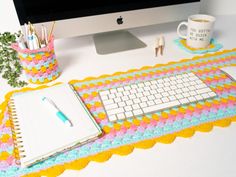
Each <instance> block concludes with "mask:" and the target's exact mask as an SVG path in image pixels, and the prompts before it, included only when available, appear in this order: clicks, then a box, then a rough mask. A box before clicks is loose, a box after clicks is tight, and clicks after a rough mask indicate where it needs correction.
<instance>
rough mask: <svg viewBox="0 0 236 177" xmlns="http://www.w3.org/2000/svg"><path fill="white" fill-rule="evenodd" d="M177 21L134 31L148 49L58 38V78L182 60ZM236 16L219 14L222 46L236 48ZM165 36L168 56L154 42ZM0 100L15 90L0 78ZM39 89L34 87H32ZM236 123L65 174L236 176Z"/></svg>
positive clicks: (68, 176)
mask: <svg viewBox="0 0 236 177" xmlns="http://www.w3.org/2000/svg"><path fill="white" fill-rule="evenodd" d="M177 25H178V23H170V24H162V25H156V26H151V27H143V28H138V29H133V30H130V31H131V32H132V33H133V34H134V35H136V36H138V37H139V38H140V39H141V40H143V41H144V42H145V43H146V44H147V47H146V48H143V49H138V50H132V51H126V52H121V53H115V54H110V55H97V54H96V51H95V47H94V44H93V41H92V37H91V36H85V37H80V38H71V39H63V40H57V41H55V51H56V55H57V57H58V61H59V65H60V67H61V68H62V71H63V72H62V75H61V76H60V77H59V78H58V79H57V80H56V81H54V82H51V83H50V84H53V83H55V82H68V81H70V80H72V79H83V78H85V77H88V76H99V75H102V74H112V73H114V72H117V71H127V70H129V69H132V68H141V67H142V66H148V65H155V64H157V63H167V62H170V61H178V60H180V59H183V58H192V57H193V56H194V55H191V54H188V53H186V52H185V51H183V50H180V49H179V48H178V47H177V46H176V45H175V44H174V43H173V40H174V39H176V38H177V35H176V32H175V31H176V27H177ZM235 31H236V15H231V16H219V17H217V21H216V25H215V33H214V37H215V38H216V39H217V40H218V41H219V42H221V43H222V44H223V45H224V49H232V48H235V47H236V43H235V40H236V34H235ZM160 34H163V35H164V37H165V41H166V46H165V49H164V56H162V57H158V58H156V57H154V49H153V47H154V41H155V39H156V37H157V36H158V35H160ZM0 83H1V87H0V88H1V89H0V102H2V101H3V96H4V95H5V94H6V93H7V92H8V91H10V90H12V88H11V87H10V86H8V85H7V84H6V81H3V80H2V79H0ZM29 86H31V87H35V85H29ZM235 149H236V124H232V125H231V126H230V127H228V128H214V130H213V131H212V132H210V133H199V132H198V133H196V134H195V135H194V136H193V137H192V138H190V139H184V138H177V139H176V140H175V142H174V143H172V144H170V145H164V144H156V145H155V146H154V147H153V148H151V149H148V150H140V149H135V150H134V152H133V153H132V154H130V155H128V156H123V157H122V156H117V155H115V156H113V157H112V158H111V159H110V160H109V161H107V162H105V163H95V162H91V163H90V164H89V165H88V166H87V167H86V168H85V169H83V170H81V171H72V170H67V171H65V173H63V174H62V175H60V176H61V177H75V176H81V177H92V176H102V177H108V176H112V177H121V176H126V177H143V176H148V177H154V176H155V177H156V176H161V177H173V176H177V177H199V176H206V177H222V176H227V177H234V176H236V168H235V164H236V150H235Z"/></svg>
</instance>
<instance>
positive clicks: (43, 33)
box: [41, 25, 46, 47]
mask: <svg viewBox="0 0 236 177" xmlns="http://www.w3.org/2000/svg"><path fill="white" fill-rule="evenodd" d="M44 31H45V30H44V25H42V26H41V47H45V46H46V41H45V32H44Z"/></svg>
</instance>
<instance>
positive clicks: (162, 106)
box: [143, 100, 180, 113]
mask: <svg viewBox="0 0 236 177" xmlns="http://www.w3.org/2000/svg"><path fill="white" fill-rule="evenodd" d="M179 104H180V103H179V101H177V100H176V101H171V102H168V103H162V104H158V105H153V106H150V107H146V108H143V112H144V113H150V112H153V111H160V110H162V109H166V108H170V107H174V106H177V105H179Z"/></svg>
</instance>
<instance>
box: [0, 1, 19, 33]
mask: <svg viewBox="0 0 236 177" xmlns="http://www.w3.org/2000/svg"><path fill="white" fill-rule="evenodd" d="M19 30H20V23H19V22H18V18H17V14H16V11H15V7H14V4H13V0H0V33H3V32H4V31H10V32H17V31H19Z"/></svg>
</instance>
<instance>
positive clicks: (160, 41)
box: [158, 36, 165, 55]
mask: <svg viewBox="0 0 236 177" xmlns="http://www.w3.org/2000/svg"><path fill="white" fill-rule="evenodd" d="M158 44H159V48H160V54H161V55H163V50H164V46H165V40H164V37H163V36H161V37H160V38H159V43H158Z"/></svg>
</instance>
